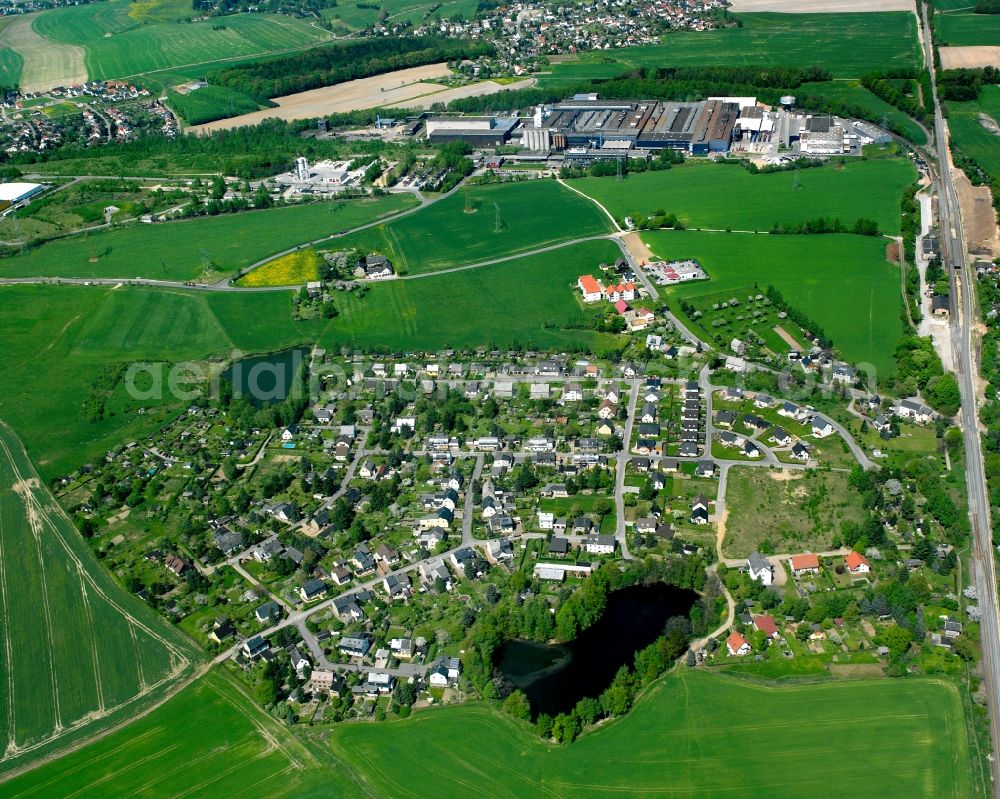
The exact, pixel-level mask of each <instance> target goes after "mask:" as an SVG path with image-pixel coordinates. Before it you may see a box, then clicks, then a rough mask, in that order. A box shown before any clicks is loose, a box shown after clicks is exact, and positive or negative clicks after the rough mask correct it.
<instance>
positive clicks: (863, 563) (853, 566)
mask: <svg viewBox="0 0 1000 799" xmlns="http://www.w3.org/2000/svg"><path fill="white" fill-rule="evenodd" d="M844 564H845V565H846V566H847V570H848V571H849V572H850V573H851V574H868V573H869V572H870V571H871V570H872V566H871V564H870V563H869V562H868V558H866V557H865V556H864V555H862V554H861V553H860V552H849V553H848V554H847V557H846V558H844Z"/></svg>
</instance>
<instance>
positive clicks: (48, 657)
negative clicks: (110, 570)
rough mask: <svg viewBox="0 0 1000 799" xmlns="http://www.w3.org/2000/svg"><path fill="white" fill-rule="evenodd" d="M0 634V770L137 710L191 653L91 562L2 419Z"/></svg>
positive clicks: (181, 669) (183, 667)
mask: <svg viewBox="0 0 1000 799" xmlns="http://www.w3.org/2000/svg"><path fill="white" fill-rule="evenodd" d="M0 639H2V645H0V675H2V676H0V684H2V686H3V688H2V691H3V694H4V696H5V699H4V700H3V701H2V702H0V705H2V706H3V708H4V710H3V711H0V739H2V740H3V742H4V751H5V754H4V755H3V756H2V757H0V772H2V771H4V770H6V769H9V768H12V767H15V766H18V765H23V764H24V763H26V762H30V761H31V760H34V759H36V758H37V757H39V756H41V755H42V754H44V753H46V752H50V751H51V750H52V749H53V748H54V747H58V746H60V745H65V744H69V743H72V742H73V741H74V740H77V739H78V738H79V737H80V736H81V735H85V734H88V733H91V732H93V731H94V730H96V729H100V728H101V727H103V726H106V725H108V724H111V723H115V722H120V721H121V720H122V719H123V718H125V717H127V716H129V715H132V714H134V713H136V712H138V711H139V710H141V709H142V708H143V707H145V706H147V705H148V704H149V703H150V702H151V701H153V700H155V699H157V698H158V697H160V696H162V694H163V693H164V692H165V691H166V690H167V688H169V686H170V685H171V684H172V683H173V682H174V681H175V680H177V679H178V678H180V677H181V676H183V675H184V674H185V673H186V672H188V671H189V669H190V667H191V665H192V663H193V660H194V657H195V655H194V650H193V648H192V646H191V644H190V643H189V642H188V641H187V639H186V638H185V637H184V636H183V635H181V634H180V633H179V632H177V631H176V630H174V629H172V628H170V627H169V626H168V625H165V624H164V623H163V621H162V620H161V619H159V618H157V617H156V615H155V614H154V613H153V612H152V611H151V610H149V608H147V607H146V606H145V605H144V604H143V603H142V602H141V601H139V600H138V599H136V598H135V597H131V596H128V595H127V594H126V593H125V592H124V591H122V589H121V588H120V587H119V586H118V585H117V584H115V583H114V582H113V580H112V579H111V578H110V576H109V575H108V574H107V573H106V572H105V571H104V570H103V569H102V568H101V567H100V565H99V564H98V563H97V561H96V560H95V559H94V557H93V555H92V554H91V552H90V550H89V549H88V548H87V546H86V545H85V544H84V542H83V539H81V538H80V535H79V533H78V532H77V530H76V528H75V527H74V526H73V523H72V522H71V521H70V519H69V518H68V517H67V516H66V515H65V514H64V513H63V512H62V510H61V509H60V508H59V506H58V504H57V503H56V501H55V500H54V498H53V497H52V495H51V494H50V493H49V490H48V488H46V487H45V486H44V485H42V484H40V482H39V479H38V475H37V473H36V472H35V470H34V467H33V466H32V464H31V462H30V461H29V460H28V455H27V453H26V452H25V451H24V449H23V448H22V446H21V443H20V441H19V440H18V439H17V437H16V436H15V435H14V432H13V431H12V430H11V429H10V427H8V426H7V425H6V424H5V423H3V422H0Z"/></svg>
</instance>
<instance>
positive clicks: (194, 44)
mask: <svg viewBox="0 0 1000 799" xmlns="http://www.w3.org/2000/svg"><path fill="white" fill-rule="evenodd" d="M195 16H196V14H195V12H194V11H192V9H191V7H190V5H187V7H186V9H185V8H184V7H183V6H182V5H179V4H177V3H156V2H150V3H143V4H132V3H130V2H128V0H109V2H101V3H91V4H88V5H82V6H67V7H63V8H56V9H52V10H50V11H47V12H45V13H44V14H42V15H40V16H39V17H38V19H37V20H36V22H35V26H34V27H35V30H36V31H37V33H39V34H40V35H41V36H43V37H45V38H46V39H49V40H51V41H54V42H58V43H60V44H70V45H77V46H79V47H83V48H84V50H85V52H86V55H85V59H84V61H85V64H86V68H87V74H88V75H89V77H90V78H91V79H102V78H120V77H125V76H131V75H138V74H141V73H144V72H150V71H153V70H161V69H169V68H174V67H182V66H188V65H193V64H200V63H204V62H209V61H217V60H220V59H226V58H234V57H238V56H248V55H258V54H260V55H264V54H266V53H269V52H276V51H282V50H287V49H291V48H300V47H303V46H308V45H310V44H315V43H318V42H321V41H324V40H326V39H328V38H329V34H328V33H327V32H326V31H324V30H322V29H321V28H319V27H315V26H313V25H311V24H310V23H309V22H308V21H307V20H304V19H296V18H294V17H289V16H284V15H273V14H234V15H229V16H227V17H225V19H221V18H218V19H206V20H201V21H197V22H192V21H189V20H190V19H192V18H194V17H195Z"/></svg>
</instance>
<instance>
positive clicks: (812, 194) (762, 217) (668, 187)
mask: <svg viewBox="0 0 1000 799" xmlns="http://www.w3.org/2000/svg"><path fill="white" fill-rule="evenodd" d="M915 178H916V170H915V169H914V168H913V166H912V165H911V164H910V162H909V161H908V160H906V159H902V158H891V159H882V160H876V161H859V162H852V163H849V164H845V165H844V166H843V167H836V166H832V165H828V166H823V167H818V168H814V169H801V170H799V171H798V173H794V172H772V173H770V174H757V175H752V174H750V173H749V172H747V170H745V169H743V168H742V167H740V166H737V165H733V164H713V163H705V162H691V163H689V164H685V165H683V166H681V167H675V168H673V169H668V170H665V171H662V172H643V173H640V174H633V175H628V176H627V177H626V179H625V180H623V181H621V182H619V181H617V180H615V178H613V177H612V178H581V179H578V180H574V181H571V182H570V185H571V186H573V188H575V189H579V190H580V191H582V192H584V193H585V194H587V195H589V196H590V197H593V198H594V199H595V200H597V201H598V202H600V203H601V204H602V205H604V207H605V208H607V209H608V210H609V211H610V212H611V213H612V214H614V215H615V216H616V217H617V218H618V219H623V218H624V217H625V216H626V215H635V214H642V215H650V214H652V213H653V212H654V211H655V210H656V209H660V208H662V209H663V210H665V211H666V212H667V213H672V214H675V215H676V216H677V217H678V218H679V219H680V220H681V221H682V222H684V224H685V225H686V226H687V227H706V228H716V229H723V230H724V229H726V228H731V229H733V230H767V229H769V228H770V227H772V226H773V225H775V224H779V225H789V224H799V223H801V222H806V221H808V220H811V219H816V218H817V217H820V216H822V217H826V218H827V219H833V218H839V219H840V220H841V221H843V222H844V224H846V225H848V226H850V225H852V224H853V223H854V221H855V220H856V219H861V218H867V219H873V220H875V221H876V222H878V225H879V229H880V230H881V231H882V232H883V233H889V234H893V233H899V221H900V218H899V201H900V198H901V197H902V194H903V189H904V188H905V187H906V186H907V185H909V184H910V183H912V182H913V180H914V179H915ZM796 181H797V182H798V184H799V185H798V188H795V182H796Z"/></svg>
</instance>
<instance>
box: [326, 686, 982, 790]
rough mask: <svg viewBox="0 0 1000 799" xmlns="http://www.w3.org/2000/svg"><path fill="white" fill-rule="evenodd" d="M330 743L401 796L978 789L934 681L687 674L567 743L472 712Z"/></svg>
mask: <svg viewBox="0 0 1000 799" xmlns="http://www.w3.org/2000/svg"><path fill="white" fill-rule="evenodd" d="M750 708H752V709H753V712H750V710H749V709H750ZM887 742H890V743H887ZM331 747H332V749H333V751H334V752H335V753H336V754H337V755H338V756H339V757H340V758H341V759H342V760H344V761H345V762H347V763H349V764H350V765H351V766H352V767H353V768H356V769H357V770H358V772H359V773H360V775H361V776H362V777H363V779H364V782H365V783H367V784H368V785H369V786H371V789H372V792H373V793H374V794H375V795H377V796H392V797H395V798H396V799H407V797H414V799H417V798H418V797H419V798H420V799H423V797H427V796H436V797H441V798H442V799H452V798H454V799H459V798H461V799H465V797H489V799H505V798H506V797H511V799H520V798H521V797H524V796H539V797H541V796H544V797H547V799H560V798H561V797H572V799H579V798H580V797H608V796H615V797H650V796H662V797H691V798H692V799H693V798H694V797H698V799H728V797H733V796H741V797H765V796H766V797H800V798H804V799H819V797H830V798H831V799H833V797H845V796H868V797H871V796H878V797H881V798H882V799H896V798H897V797H898V798H899V799H916V797H927V798H928V799H931V798H933V799H946V798H948V797H952V798H953V799H958V798H959V797H967V796H969V794H970V785H969V752H968V742H967V738H966V733H965V724H964V722H963V719H962V704H961V701H960V699H959V695H958V692H957V691H956V690H955V689H954V687H953V686H951V685H949V684H947V683H943V682H935V681H931V680H896V681H887V680H881V681H860V680H854V681H844V682H831V683H823V684H814V685H800V686H787V687H782V688H761V687H757V686H752V685H749V684H746V683H742V682H739V681H737V680H733V679H731V678H726V677H721V676H718V675H712V674H706V673H704V672H692V671H689V670H678V671H675V672H673V673H671V674H670V675H668V676H667V677H666V678H665V679H663V680H661V681H660V682H658V683H657V684H656V685H655V686H654V688H653V689H652V690H650V691H649V692H648V693H647V694H646V695H645V696H644V697H643V698H642V699H641V700H640V701H639V702H638V703H637V704H636V706H635V708H634V709H633V710H632V712H631V713H630V714H629V715H628V716H626V717H625V718H624V719H622V720H620V721H617V722H615V723H613V724H610V725H609V726H607V727H605V728H603V729H599V730H598V731H596V732H594V733H592V734H589V735H586V736H584V737H583V738H581V739H580V740H578V741H576V742H575V743H573V744H570V745H569V746H564V747H555V746H550V745H547V744H544V743H542V742H540V741H539V740H538V739H537V738H536V737H535V736H533V735H532V734H531V733H530V732H527V731H525V730H524V729H522V728H520V727H518V726H517V725H515V724H514V723H513V722H512V721H510V720H509V719H507V718H505V717H502V716H500V715H498V714H496V713H494V712H492V711H490V710H489V709H487V708H486V707H483V706H475V705H473V706H466V707H444V708H440V709H435V710H430V711H427V712H422V713H418V714H417V715H416V716H415V717H414V718H412V719H410V720H407V721H403V722H398V723H397V722H393V723H390V724H355V725H342V726H340V727H338V728H337V729H336V730H335V731H334V733H333V736H332V740H331Z"/></svg>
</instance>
